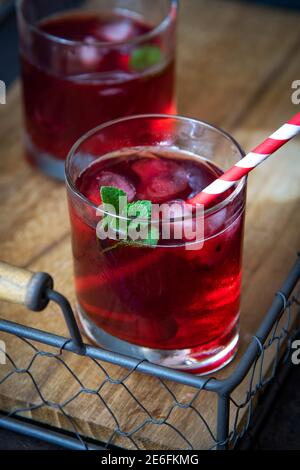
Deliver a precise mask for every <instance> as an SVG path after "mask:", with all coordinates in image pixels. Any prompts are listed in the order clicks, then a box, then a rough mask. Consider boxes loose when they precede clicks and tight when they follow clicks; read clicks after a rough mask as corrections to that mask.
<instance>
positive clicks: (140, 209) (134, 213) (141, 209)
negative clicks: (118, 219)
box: [127, 201, 152, 219]
mask: <svg viewBox="0 0 300 470" xmlns="http://www.w3.org/2000/svg"><path fill="white" fill-rule="evenodd" d="M127 214H128V217H140V218H141V219H151V214H152V202H151V201H136V202H131V203H129V204H128V205H127Z"/></svg>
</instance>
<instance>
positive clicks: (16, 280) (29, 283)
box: [0, 261, 85, 354]
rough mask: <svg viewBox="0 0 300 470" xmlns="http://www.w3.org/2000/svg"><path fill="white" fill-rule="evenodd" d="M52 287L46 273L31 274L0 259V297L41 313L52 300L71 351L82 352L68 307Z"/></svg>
mask: <svg viewBox="0 0 300 470" xmlns="http://www.w3.org/2000/svg"><path fill="white" fill-rule="evenodd" d="M53 286H54V282H53V279H52V277H51V276H50V275H49V274H47V273H33V272H32V271H29V270H27V269H23V268H17V267H16V266H11V265H10V264H7V263H4V262H3V261H0V300H4V301H6V302H11V303H15V304H20V305H25V307H27V308H28V309H29V310H32V311H33V312H41V311H42V310H44V309H45V308H46V307H47V305H48V303H49V302H50V301H52V302H55V303H56V304H57V305H59V307H60V309H61V311H62V313H63V316H64V319H65V322H66V324H67V327H68V330H69V333H70V336H71V338H72V342H73V345H74V350H75V351H77V352H78V354H84V352H85V346H84V343H83V341H82V337H81V334H80V331H79V328H78V325H77V323H76V320H75V316H74V312H73V310H72V307H71V305H70V303H69V301H68V300H67V299H66V298H65V297H64V296H63V295H61V294H59V293H58V292H55V291H54V290H53Z"/></svg>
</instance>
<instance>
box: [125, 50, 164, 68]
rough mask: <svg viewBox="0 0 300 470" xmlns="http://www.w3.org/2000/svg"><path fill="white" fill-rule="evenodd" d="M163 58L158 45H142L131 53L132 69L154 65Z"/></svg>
mask: <svg viewBox="0 0 300 470" xmlns="http://www.w3.org/2000/svg"><path fill="white" fill-rule="evenodd" d="M162 59H163V53H162V51H161V49H160V48H159V47H158V46H150V45H148V46H140V47H138V48H137V49H135V50H134V51H133V52H132V54H131V57H130V67H131V69H132V70H136V71H141V70H145V69H148V68H150V67H153V66H154V65H156V64H158V63H159V62H161V61H162Z"/></svg>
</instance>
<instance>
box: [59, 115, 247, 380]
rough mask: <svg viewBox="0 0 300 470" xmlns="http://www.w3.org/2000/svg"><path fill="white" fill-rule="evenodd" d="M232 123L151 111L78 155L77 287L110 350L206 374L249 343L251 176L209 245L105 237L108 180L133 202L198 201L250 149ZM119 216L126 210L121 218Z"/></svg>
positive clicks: (211, 226) (214, 213) (212, 225)
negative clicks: (245, 264) (245, 300)
mask: <svg viewBox="0 0 300 470" xmlns="http://www.w3.org/2000/svg"><path fill="white" fill-rule="evenodd" d="M243 155H244V154H243V152H242V150H241V148H240V147H239V145H238V144H237V143H236V142H235V140H234V139H233V138H232V137H230V136H229V135H228V134H226V133H225V132H223V131H221V130H219V129H217V128H215V127H213V126H211V125H209V124H206V123H204V122H199V121H195V120H192V119H187V118H181V117H171V116H161V115H150V116H136V117H132V118H125V119H121V120H117V121H114V122H111V123H108V124H105V125H102V126H100V127H98V128H96V129H94V130H92V131H91V132H89V133H88V134H86V135H85V136H83V137H82V138H81V139H80V140H79V141H78V143H77V144H76V145H75V146H74V147H73V149H72V150H71V152H70V154H69V156H68V159H67V163H66V179H67V191H68V200H69V208H70V217H71V226H72V243H73V254H74V266H75V287H76V293H77V299H78V303H77V314H78V319H79V322H80V323H81V326H82V328H83V330H84V331H85V333H86V334H87V336H88V337H89V338H90V339H91V340H92V341H93V342H95V343H98V344H100V345H102V346H104V347H105V348H108V349H111V350H116V351H119V352H122V353H125V354H127V355H131V356H135V357H138V358H144V359H148V360H150V361H152V362H155V363H158V364H163V365H166V366H170V367H174V368H177V369H181V370H188V371H191V372H193V373H198V374H204V373H208V372H212V371H214V370H217V369H219V368H221V367H223V366H224V365H226V364H227V363H228V362H229V361H230V360H231V359H232V358H233V357H234V354H235V352H236V350H237V344H238V337H239V309H240V289H241V269H242V245H243V230H244V212H245V200H246V178H244V179H243V180H241V181H240V182H239V184H237V186H236V187H235V188H234V189H233V190H229V191H228V193H227V194H226V195H224V197H222V198H220V200H219V201H218V202H217V204H216V205H214V206H213V207H209V208H207V209H206V210H205V212H204V217H203V218H204V232H203V239H202V240H198V242H199V241H201V243H198V245H197V246H196V245H195V246H193V241H191V240H189V241H187V240H184V239H183V238H182V239H175V238H172V236H170V239H168V240H165V239H164V240H163V239H160V238H159V239H158V241H157V243H156V244H155V246H153V245H152V246H150V245H149V244H147V243H146V244H143V243H142V244H140V245H131V244H127V243H119V244H117V245H116V241H115V240H114V239H113V237H112V239H108V240H102V239H99V237H98V236H97V227H98V224H99V217H100V219H101V218H103V217H104V216H105V213H104V211H103V209H101V208H100V209H99V206H100V204H101V199H100V188H101V187H103V186H110V187H117V188H119V189H121V190H123V191H124V192H125V193H126V194H127V197H128V200H129V201H131V202H132V201H137V200H151V201H152V203H157V202H160V203H168V201H171V200H176V201H180V202H182V201H186V200H188V199H189V198H190V197H192V196H194V195H195V193H197V192H199V191H201V190H202V189H204V187H205V186H206V185H207V184H208V183H209V182H211V181H213V180H214V179H215V178H216V177H217V176H218V175H220V174H221V173H222V172H223V171H225V170H226V169H228V168H229V167H231V166H232V165H233V164H234V163H235V162H236V161H238V160H239V159H241V158H242V157H243ZM111 217H119V216H118V215H111Z"/></svg>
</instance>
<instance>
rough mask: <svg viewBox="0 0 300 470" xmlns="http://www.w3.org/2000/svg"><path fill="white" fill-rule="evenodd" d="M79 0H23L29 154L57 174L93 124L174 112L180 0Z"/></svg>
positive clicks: (52, 173)
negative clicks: (65, 2) (136, 5)
mask: <svg viewBox="0 0 300 470" xmlns="http://www.w3.org/2000/svg"><path fill="white" fill-rule="evenodd" d="M73 3H74V8H76V7H77V6H78V2H76V1H74V2H73ZM81 3H82V5H81V8H80V9H78V10H72V9H71V10H67V11H66V10H64V9H63V8H62V7H61V6H60V5H59V4H60V2H55V1H54V2H42V1H41V0H35V1H33V0H22V1H21V2H20V8H19V25H20V46H21V60H22V77H23V96H24V112H25V146H26V154H27V157H28V159H29V161H30V162H31V163H33V164H34V165H37V166H39V167H40V168H42V169H43V170H44V171H45V172H46V173H48V174H50V175H52V176H55V177H58V178H63V176H64V160H65V158H66V156H67V154H68V152H69V151H70V149H71V147H72V145H73V144H74V143H75V141H76V140H77V139H78V138H79V137H80V136H81V135H83V134H84V133H85V132H87V131H88V130H89V129H91V128H93V127H95V126H97V125H99V124H101V123H103V122H107V121H110V120H112V119H115V118H118V117H121V116H130V115H134V114H140V113H170V114H174V112H175V102H174V71H175V65H174V62H175V25H176V2H172V1H170V0H167V1H163V0H162V1H158V2H155V4H153V5H152V8H151V9H149V5H150V4H149V2H144V1H142V2H140V9H139V11H138V12H136V11H132V10H131V9H130V5H129V3H130V2H129V3H128V1H127V0H124V1H123V2H121V5H120V2H115V1H112V2H110V4H109V5H108V2H107V1H105V0H98V1H97V2H95V4H94V5H95V6H96V8H98V9H97V10H89V9H88V7H87V6H86V4H87V5H88V2H81ZM69 4H70V6H72V5H71V4H72V2H69ZM146 5H147V6H146ZM122 8H123V9H122Z"/></svg>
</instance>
